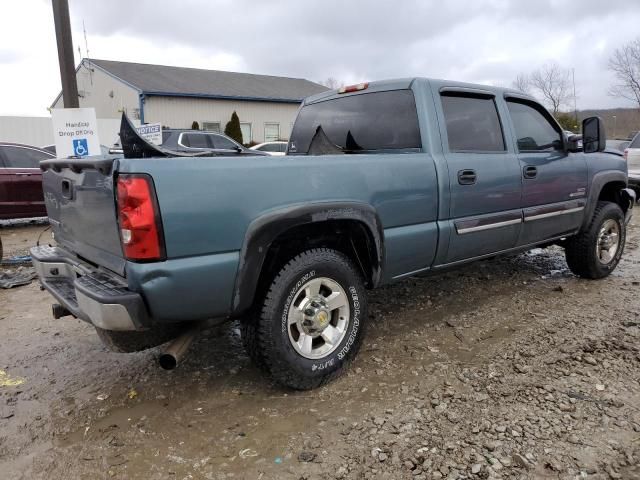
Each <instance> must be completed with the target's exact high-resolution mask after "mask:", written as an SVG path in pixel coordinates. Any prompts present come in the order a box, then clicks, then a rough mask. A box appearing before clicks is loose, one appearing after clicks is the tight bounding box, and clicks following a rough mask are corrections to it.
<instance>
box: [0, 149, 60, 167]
mask: <svg viewBox="0 0 640 480" xmlns="http://www.w3.org/2000/svg"><path fill="white" fill-rule="evenodd" d="M2 155H3V156H4V159H5V161H4V163H5V165H6V167H7V168H40V160H47V159H49V158H53V155H49V154H47V153H45V152H41V151H39V150H33V149H31V148H21V147H11V146H7V147H2Z"/></svg>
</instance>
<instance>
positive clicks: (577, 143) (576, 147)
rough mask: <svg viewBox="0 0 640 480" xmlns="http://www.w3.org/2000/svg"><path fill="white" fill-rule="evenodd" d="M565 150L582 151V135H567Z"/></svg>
mask: <svg viewBox="0 0 640 480" xmlns="http://www.w3.org/2000/svg"><path fill="white" fill-rule="evenodd" d="M566 145H567V150H569V151H570V152H581V151H582V135H576V134H573V135H568V136H567V141H566Z"/></svg>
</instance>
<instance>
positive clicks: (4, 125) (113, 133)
mask: <svg viewBox="0 0 640 480" xmlns="http://www.w3.org/2000/svg"><path fill="white" fill-rule="evenodd" d="M134 123H135V124H138V123H139V122H138V121H134ZM119 131H120V119H118V118H98V136H99V138H100V143H101V144H102V145H106V146H107V147H110V146H111V145H113V144H114V143H115V142H117V141H118V132H119ZM0 142H14V143H26V144H28V145H35V146H37V147H42V146H44V145H51V144H53V143H54V142H53V126H52V125H51V117H2V116H0Z"/></svg>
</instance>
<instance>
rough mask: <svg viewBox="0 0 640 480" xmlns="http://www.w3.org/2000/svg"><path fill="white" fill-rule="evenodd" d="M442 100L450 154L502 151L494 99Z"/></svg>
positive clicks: (451, 96)
mask: <svg viewBox="0 0 640 480" xmlns="http://www.w3.org/2000/svg"><path fill="white" fill-rule="evenodd" d="M441 98H442V109H443V111H444V118H445V122H446V125H447V137H448V139H449V150H450V151H452V152H501V151H504V150H505V145H504V136H503V134H502V126H501V125H500V118H499V117H498V110H497V108H496V103H495V101H494V99H493V97H484V96H483V97H480V96H469V95H459V94H443V95H442V96H441Z"/></svg>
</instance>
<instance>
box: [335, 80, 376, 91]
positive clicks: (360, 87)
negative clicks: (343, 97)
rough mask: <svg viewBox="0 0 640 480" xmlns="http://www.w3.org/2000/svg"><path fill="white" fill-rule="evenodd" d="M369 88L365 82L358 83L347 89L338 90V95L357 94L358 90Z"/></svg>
mask: <svg viewBox="0 0 640 480" xmlns="http://www.w3.org/2000/svg"><path fill="white" fill-rule="evenodd" d="M368 87H369V84H368V83H367V82H364V83H358V84H357V85H349V86H348V87H342V88H341V89H339V90H338V93H351V92H358V91H360V90H366V89H367V88H368Z"/></svg>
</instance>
